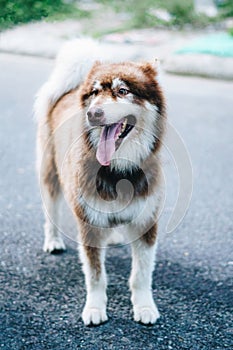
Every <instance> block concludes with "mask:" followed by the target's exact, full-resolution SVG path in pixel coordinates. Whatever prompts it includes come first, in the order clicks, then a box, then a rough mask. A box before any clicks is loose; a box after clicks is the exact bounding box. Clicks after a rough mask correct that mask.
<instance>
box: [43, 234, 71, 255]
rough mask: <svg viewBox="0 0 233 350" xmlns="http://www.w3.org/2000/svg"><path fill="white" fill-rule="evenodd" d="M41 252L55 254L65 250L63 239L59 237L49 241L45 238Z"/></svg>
mask: <svg viewBox="0 0 233 350" xmlns="http://www.w3.org/2000/svg"><path fill="white" fill-rule="evenodd" d="M43 250H44V252H48V253H55V252H62V251H63V250H66V247H65V244H64V242H63V239H62V238H61V237H60V236H58V237H53V238H50V239H46V238H45V241H44V246H43Z"/></svg>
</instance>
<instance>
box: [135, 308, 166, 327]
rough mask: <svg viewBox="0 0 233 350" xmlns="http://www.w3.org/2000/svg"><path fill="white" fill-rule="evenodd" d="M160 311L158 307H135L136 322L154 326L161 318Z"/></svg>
mask: <svg viewBox="0 0 233 350" xmlns="http://www.w3.org/2000/svg"><path fill="white" fill-rule="evenodd" d="M159 316H160V315H159V311H158V309H157V307H156V305H151V306H150V305H149V306H146V305H145V306H138V305H135V306H134V320H135V321H136V322H141V323H144V324H153V323H155V322H156V321H157V319H158V318H159Z"/></svg>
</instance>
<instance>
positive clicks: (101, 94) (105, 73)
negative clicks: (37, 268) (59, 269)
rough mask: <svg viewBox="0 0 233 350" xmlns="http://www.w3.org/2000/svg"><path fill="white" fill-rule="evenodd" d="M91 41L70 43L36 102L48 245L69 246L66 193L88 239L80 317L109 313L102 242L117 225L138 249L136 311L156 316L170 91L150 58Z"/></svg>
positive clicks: (83, 247) (145, 317)
mask: <svg viewBox="0 0 233 350" xmlns="http://www.w3.org/2000/svg"><path fill="white" fill-rule="evenodd" d="M84 44H85V45H84ZM93 45H94V44H93ZM93 45H92V43H91V42H85V41H83V40H74V41H71V42H69V43H68V44H67V45H65V47H64V48H63V49H62V51H61V53H60V54H59V56H58V58H57V62H56V65H55V68H54V71H53V73H52V75H51V77H50V78H49V80H48V82H47V83H46V84H45V85H44V86H43V87H42V88H41V90H40V91H39V93H38V96H37V100H36V103H35V114H36V118H37V122H38V139H37V158H38V159H37V166H38V172H39V176H40V185H41V192H42V197H43V204H44V212H45V242H44V250H45V251H47V252H54V251H59V250H64V249H65V245H64V243H63V240H62V237H61V235H60V233H59V230H58V228H57V225H56V222H57V219H58V203H59V198H60V194H61V192H63V194H64V196H65V198H66V200H67V201H68V203H69V205H70V207H71V208H72V211H73V213H74V216H75V218H76V220H77V226H78V231H79V235H80V240H81V242H82V244H80V247H79V250H80V257H81V260H82V264H83V271H84V274H85V281H86V288H87V298H86V304H85V307H84V310H83V313H82V318H83V321H84V323H85V324H86V325H90V324H94V325H96V324H100V323H102V322H104V321H106V320H107V313H106V304H107V296H106V286H107V280H106V273H105V267H104V255H105V251H106V249H104V248H105V247H106V246H107V244H108V242H109V238H110V237H111V236H114V235H115V232H116V230H117V229H118V230H119V231H120V233H121V234H122V235H123V236H124V239H125V241H126V242H127V243H131V247H132V272H131V276H130V289H131V293H132V297H131V300H132V304H133V310H134V319H135V321H138V322H142V323H145V324H148V323H154V322H155V321H156V319H157V318H158V317H159V312H158V310H157V307H156V305H155V303H154V301H153V295H152V290H151V283H152V272H153V269H154V259H155V249H156V235H157V217H158V210H159V207H160V203H161V175H160V161H159V150H160V146H161V140H162V138H163V133H164V126H165V120H166V117H165V102H164V97H163V93H162V90H161V87H160V85H159V83H158V81H157V71H156V67H154V66H153V65H152V64H150V63H133V62H124V63H104V62H102V61H95V57H93V56H95V55H94V54H93V52H94V49H93V48H92V46H93ZM90 57H92V58H91V59H90ZM113 239H114V237H113Z"/></svg>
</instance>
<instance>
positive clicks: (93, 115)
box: [87, 107, 104, 126]
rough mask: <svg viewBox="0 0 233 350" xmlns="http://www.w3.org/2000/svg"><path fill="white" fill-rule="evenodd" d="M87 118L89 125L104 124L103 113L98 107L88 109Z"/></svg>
mask: <svg viewBox="0 0 233 350" xmlns="http://www.w3.org/2000/svg"><path fill="white" fill-rule="evenodd" d="M87 117H88V121H89V123H90V125H92V126H94V125H95V126H96V125H101V124H103V123H104V111H103V110H102V109H101V108H99V107H97V108H96V107H95V108H94V107H93V108H90V109H89V111H88V112H87Z"/></svg>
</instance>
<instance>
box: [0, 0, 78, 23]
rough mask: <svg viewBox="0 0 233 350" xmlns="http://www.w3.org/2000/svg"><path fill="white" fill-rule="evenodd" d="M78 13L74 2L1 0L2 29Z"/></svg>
mask: <svg viewBox="0 0 233 350" xmlns="http://www.w3.org/2000/svg"><path fill="white" fill-rule="evenodd" d="M74 10H75V11H76V12H77V11H78V9H77V7H75V5H74V3H73V1H70V2H69V3H68V2H66V3H65V2H63V1H62V0H41V1H39V0H38V1H35V0H0V11H1V14H0V28H3V29H5V28H9V27H11V26H13V25H15V24H20V23H27V22H30V21H33V20H40V19H45V18H48V17H51V16H56V15H59V14H62V15H63V16H64V15H66V16H67V15H70V14H72V13H73V11H74Z"/></svg>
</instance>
